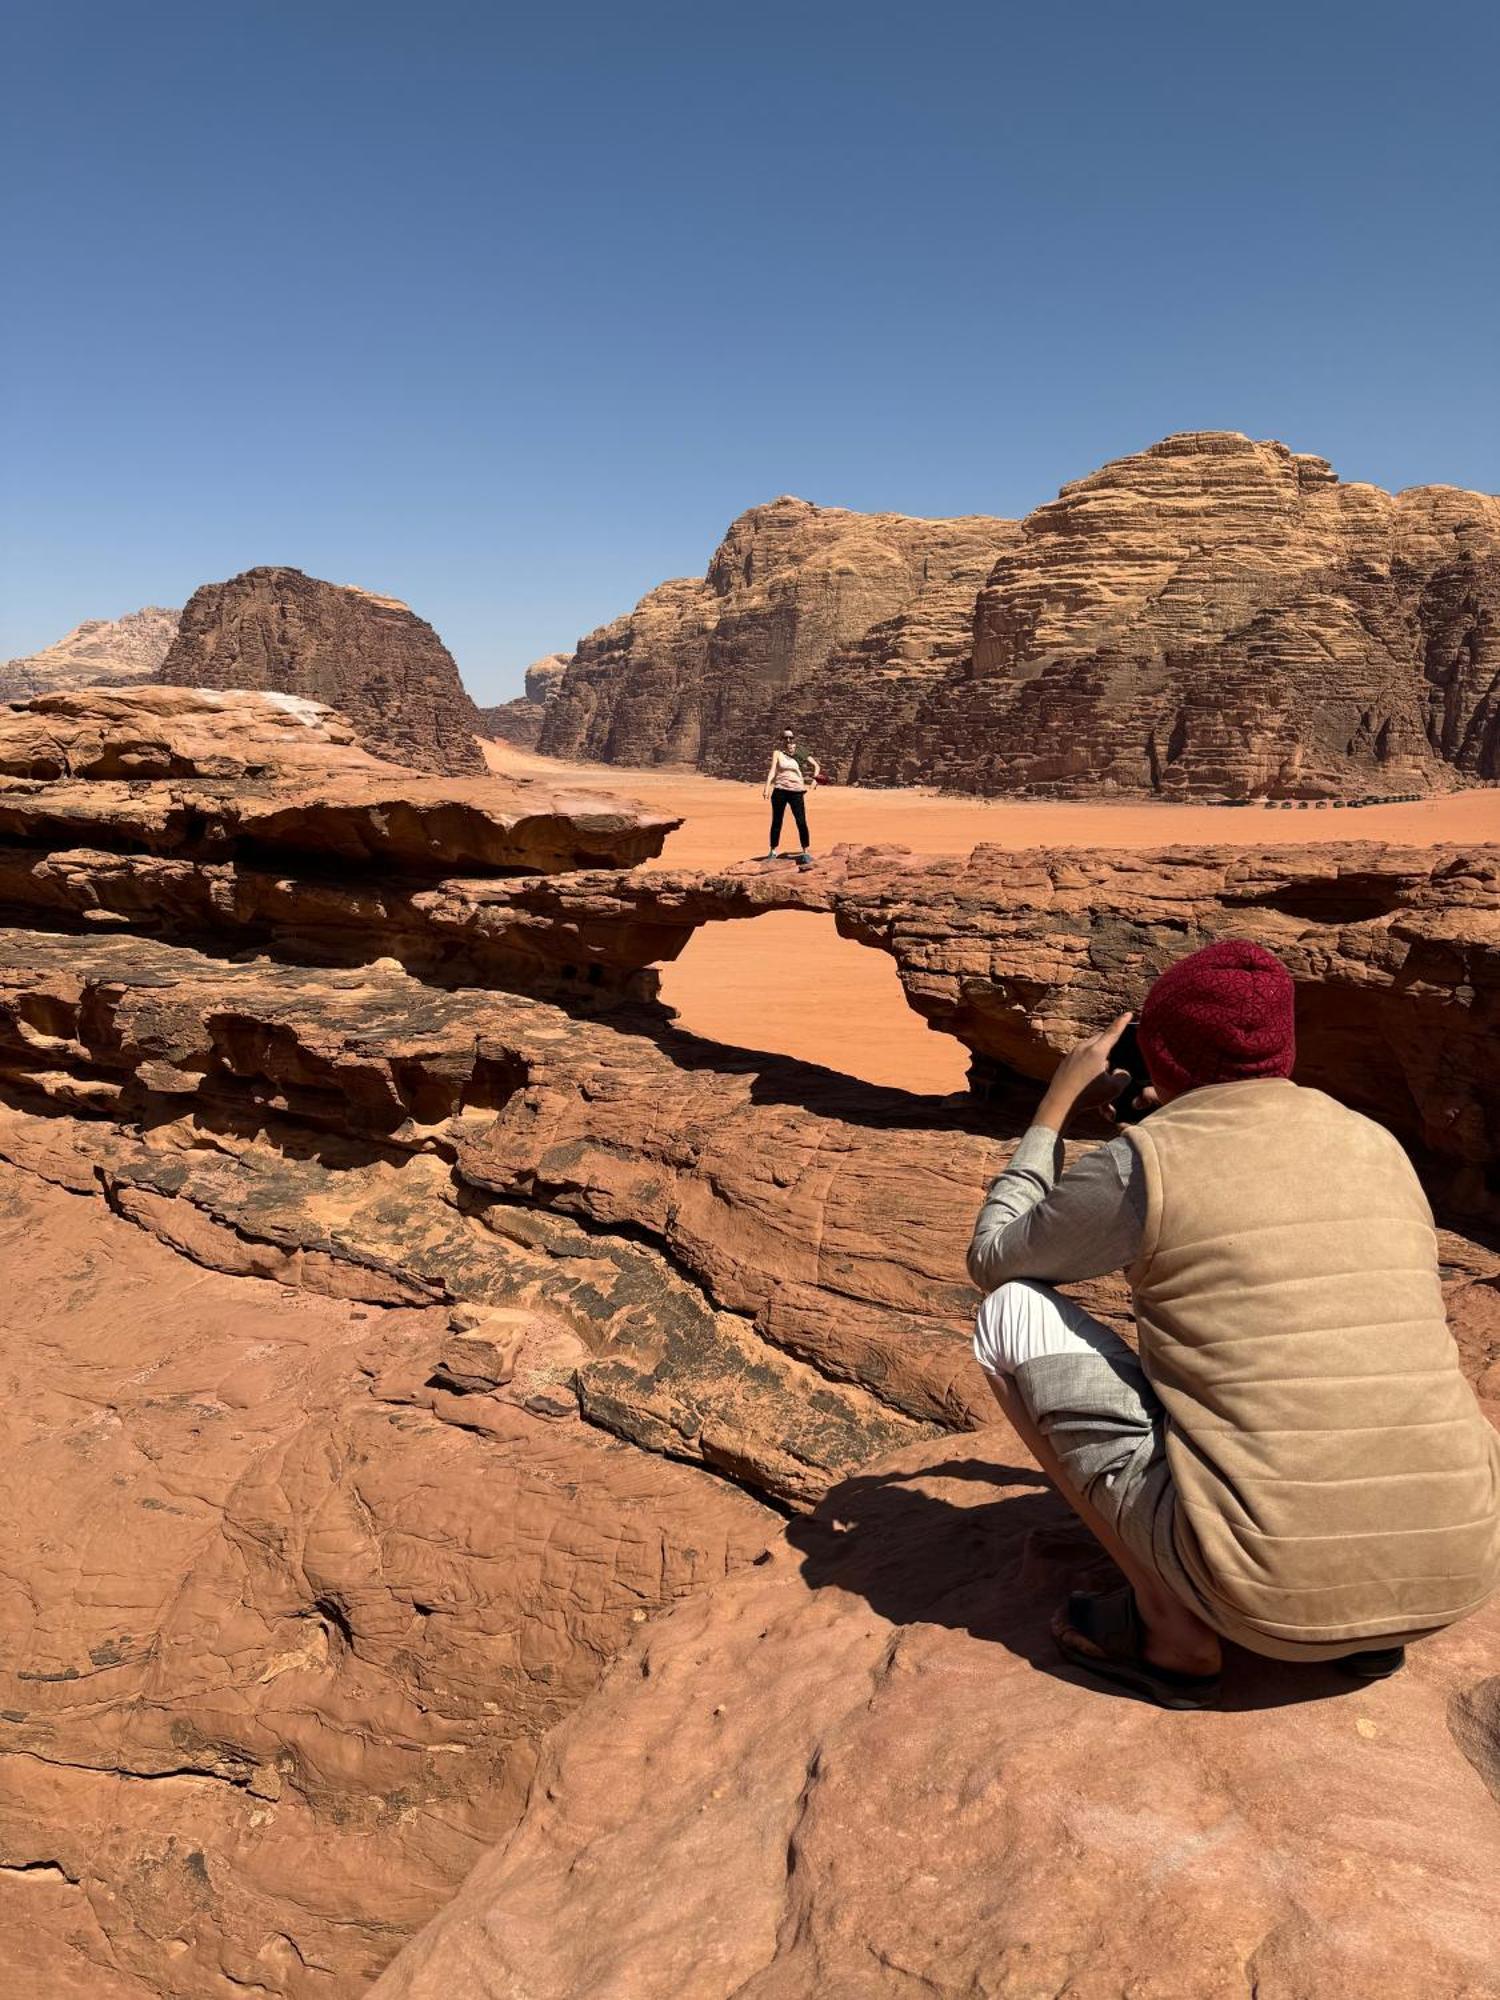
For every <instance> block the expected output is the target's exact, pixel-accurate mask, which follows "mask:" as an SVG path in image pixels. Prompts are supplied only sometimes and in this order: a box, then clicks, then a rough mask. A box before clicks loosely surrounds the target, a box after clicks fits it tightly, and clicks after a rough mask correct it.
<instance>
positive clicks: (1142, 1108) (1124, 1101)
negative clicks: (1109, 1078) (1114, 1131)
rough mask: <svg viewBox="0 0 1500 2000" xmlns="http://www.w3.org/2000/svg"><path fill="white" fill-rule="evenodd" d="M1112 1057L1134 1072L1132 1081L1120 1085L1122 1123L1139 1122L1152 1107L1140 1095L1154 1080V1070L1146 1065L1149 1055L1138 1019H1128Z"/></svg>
mask: <svg viewBox="0 0 1500 2000" xmlns="http://www.w3.org/2000/svg"><path fill="white" fill-rule="evenodd" d="M1109 1060H1110V1062H1111V1064H1112V1065H1113V1067H1114V1068H1115V1069H1123V1070H1128V1071H1129V1073H1130V1074H1129V1079H1128V1081H1127V1082H1125V1083H1122V1084H1121V1085H1120V1088H1119V1092H1118V1093H1117V1095H1116V1097H1115V1116H1116V1118H1118V1119H1119V1121H1120V1123H1121V1124H1122V1125H1136V1124H1139V1123H1140V1121H1141V1119H1143V1118H1144V1117H1145V1116H1146V1115H1147V1113H1148V1111H1149V1110H1150V1109H1151V1107H1150V1106H1149V1105H1146V1104H1137V1103H1136V1099H1137V1098H1138V1097H1139V1096H1140V1094H1141V1092H1142V1091H1143V1090H1144V1089H1145V1088H1146V1086H1147V1084H1149V1083H1150V1081H1151V1072H1150V1070H1148V1069H1147V1067H1146V1058H1145V1057H1144V1056H1143V1055H1142V1054H1141V1045H1140V1041H1139V1039H1138V1038H1137V1036H1136V1032H1135V1022H1134V1021H1127V1022H1126V1024H1125V1026H1124V1028H1123V1029H1122V1030H1121V1033H1120V1039H1119V1040H1118V1041H1117V1042H1116V1043H1115V1046H1114V1052H1113V1054H1112V1055H1111V1056H1110V1059H1109Z"/></svg>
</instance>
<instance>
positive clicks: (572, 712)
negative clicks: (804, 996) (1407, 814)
mask: <svg viewBox="0 0 1500 2000" xmlns="http://www.w3.org/2000/svg"><path fill="white" fill-rule="evenodd" d="M1497 630H1500V499H1496V498H1495V497H1494V496H1491V495H1487V494H1479V493H1466V492H1461V491H1458V490H1456V489H1454V488H1449V487H1416V488H1413V489H1411V490H1410V491H1408V492H1404V493H1401V494H1397V495H1395V496H1392V495H1391V494H1388V493H1385V492H1382V491H1381V490H1380V489H1378V488H1376V487H1373V486H1368V485H1362V484H1344V483H1341V482H1340V481H1339V480H1338V479H1337V478H1336V476H1335V475H1334V473H1333V471H1332V470H1331V469H1330V467H1329V466H1328V465H1327V464H1326V463H1325V461H1324V460H1322V459H1320V458H1315V457H1312V456H1311V455H1309V454H1306V453H1295V452H1291V451H1289V450H1287V448H1286V447H1285V446H1284V445H1280V444H1274V443H1255V442H1253V441H1252V440H1250V439H1249V438H1245V437H1242V436H1240V435H1238V434H1237V433H1231V432H1188V433H1184V434H1182V435H1180V436H1176V437H1171V438H1167V439H1165V440H1164V441H1163V442H1162V443H1160V444H1158V445H1155V446H1153V447H1152V448H1151V449H1150V450H1148V451H1144V452H1141V453H1139V454H1137V455H1135V456H1133V457H1130V458H1125V459H1120V460H1117V461H1116V462H1114V463H1113V464H1110V465H1107V466H1105V467H1104V468H1103V469H1102V470H1101V471H1099V472H1096V473H1093V474H1091V475H1090V476H1089V477H1088V478H1086V479H1081V480H1079V481H1077V482H1076V483H1075V484H1073V485H1071V486H1068V487H1065V488H1064V490H1063V492H1062V494H1061V495H1060V497H1059V498H1058V499H1057V500H1056V501H1054V502H1052V503H1051V504H1050V505H1048V506H1045V507H1040V508H1038V509H1037V510H1036V512H1035V513H1033V514H1030V515H1028V516H1027V517H1026V519H1025V520H1024V521H1022V522H1020V523H1008V522H1003V521H977V520H976V521H971V522H936V521H934V522H917V521H905V520H902V519H900V518H899V517H891V516H860V515H856V514H847V513H841V512H838V511H836V510H828V509H821V508H816V507H809V506H807V505H806V504H805V503H803V502H800V501H791V500H781V501H777V502H775V503H774V504H773V505H772V506H770V507H765V508H757V509H754V510H753V511H752V512H750V513H749V514H746V515H743V516H742V517H741V518H740V520H738V521H737V522H735V523H734V525H733V526H732V527H731V529H730V531H729V534H728V536H727V537H726V539H725V541H724V542H723V544H722V545H721V547H720V548H719V550H718V551H717V553H716V554H715V556H714V559H713V561H712V563H711V564H710V566H709V571H708V575H707V577H706V578H705V579H704V580H703V581H702V582H701V583H700V582H695V581H682V582H676V583H670V584H664V585H663V586H662V587H661V589H659V590H657V591H654V592H652V593H651V595H650V596H648V597H646V598H644V599H643V600H642V602H641V603H640V605H638V606H637V608H636V610H635V611H634V612H633V613H631V614H630V615H629V616H628V617H626V618H623V619H620V620H618V621H617V622H616V623H615V624H614V625H610V626H607V627H605V628H604V629H603V630H602V631H600V632H596V633H593V634H591V635H590V636H589V637H588V638H587V639H585V640H584V641H582V643H581V644H580V646H579V649H578V652H577V653H576V654H575V656H574V658H573V661H572V662H571V664H570V666H569V668H568V672H567V675H566V677H565V679H564V682H563V685H562V687H561V689H560V690H559V693H558V696H557V699H556V700H555V702H554V703H553V704H552V706H551V708H550V710H549V712H548V714H547V717H546V720H545V722H544V725H543V730H542V737H541V747H542V748H543V749H544V750H545V751H548V752H551V753H553V754H556V755H563V756H568V755H582V756H587V757H593V758H599V759H602V760H604V761H606V762H616V763H633V764H643V763H657V762H663V761H671V760H675V759H685V760H687V761H689V762H693V763H697V764H699V765H700V766H701V767H702V768H704V769H706V770H711V771H717V772H720V773H723V774H725V775H729V776H737V777H746V778H748V777H753V776H758V775H759V773H760V769H761V767H762V766H763V765H764V763H765V761H766V756H767V749H768V745H769V743H770V741H771V736H772V732H773V731H774V730H776V729H779V728H780V727H782V726H783V725H784V724H785V723H787V722H790V723H791V724H792V725H793V726H795V727H797V728H798V729H799V731H800V733H801V735H802V738H803V741H804V742H805V743H806V744H807V745H808V746H810V747H811V748H813V749H815V750H816V751H817V752H818V753H819V755H820V756H822V757H823V758H824V759H825V761H826V762H827V764H828V767H829V769H830V772H831V774H832V775H833V776H834V777H835V778H837V779H840V780H843V781H846V782H865V783H875V784H889V783H914V782H932V783H939V784H945V785H951V786H953V787H955V788H958V789H962V790H972V791H978V792H985V793H1001V792H1020V793H1030V794H1057V795H1066V796H1085V797H1091V796H1095V795H1097V794H1100V793H1104V794H1109V793H1135V794H1146V795H1149V794H1155V795H1158V796H1163V797H1173V798H1189V797H1210V798H1219V797H1225V798H1251V797H1328V796H1340V795H1350V796H1358V795H1362V794H1368V793H1371V792H1377V793H1383V794H1389V793H1392V792H1406V791H1425V790H1434V789H1442V788H1444V787H1446V786H1450V785H1453V784H1455V783H1459V782H1463V781H1470V782H1473V781H1494V780H1497V779H1500V640H1497V637H1496V634H1497Z"/></svg>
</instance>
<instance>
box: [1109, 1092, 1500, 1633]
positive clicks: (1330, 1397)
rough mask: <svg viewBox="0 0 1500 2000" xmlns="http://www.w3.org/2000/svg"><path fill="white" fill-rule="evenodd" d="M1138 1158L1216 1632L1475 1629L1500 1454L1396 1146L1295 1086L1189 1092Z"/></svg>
mask: <svg viewBox="0 0 1500 2000" xmlns="http://www.w3.org/2000/svg"><path fill="white" fill-rule="evenodd" d="M1130 1136H1131V1138H1132V1140H1133V1141H1134V1143H1135V1145H1136V1148H1137V1150H1138V1152H1139V1154H1140V1158H1141V1163H1142V1166H1143V1167H1144V1169H1145V1178H1146V1186H1147V1191H1148V1206H1147V1212H1146V1224H1145V1233H1144V1237H1143V1240H1142V1247H1141V1254H1140V1257H1139V1259H1138V1261H1137V1262H1136V1263H1135V1264H1134V1265H1133V1266H1132V1268H1131V1271H1130V1279H1131V1283H1132V1285H1133V1286H1134V1289H1135V1309H1136V1319H1137V1322H1138V1325H1139V1329H1140V1347H1141V1360H1142V1363H1143V1365H1144V1367H1145V1370H1146V1373H1147V1375H1148V1376H1149V1378H1150V1380H1151V1383H1152V1385H1153V1387H1154V1388H1155V1390H1156V1392H1157V1394H1158V1395H1159V1396H1160V1398H1161V1400H1162V1402H1163V1404H1164V1405H1165V1407H1166V1411H1167V1415H1168V1418H1169V1419H1170V1422H1169V1427H1168V1433H1167V1444H1166V1449H1167V1460H1168V1464H1169V1466H1170V1469H1171V1473H1172V1478H1173V1482H1174V1484H1175V1486H1176V1489H1177V1495H1178V1510H1177V1529H1176V1536H1177V1544H1178V1553H1179V1555H1180V1557H1181V1559H1182V1562H1183V1565H1184V1567H1185V1568H1186V1569H1187V1571H1188V1574H1189V1575H1190V1576H1191V1577H1192V1578H1193V1580H1194V1582H1195V1583H1196V1584H1197V1586H1198V1588H1199V1590H1200V1592H1201V1594H1202V1597H1203V1602H1204V1606H1205V1609H1206V1610H1207V1611H1208V1613H1209V1615H1210V1617H1211V1620H1212V1622H1213V1623H1214V1624H1216V1625H1217V1626H1218V1627H1219V1629H1220V1630H1221V1631H1223V1632H1225V1633H1227V1635H1228V1636H1229V1637H1231V1638H1240V1637H1243V1639H1244V1642H1245V1643H1247V1644H1249V1645H1250V1646H1252V1647H1255V1646H1256V1644H1257V1641H1258V1640H1260V1639H1264V1640H1267V1641H1269V1642H1271V1644H1270V1645H1269V1646H1266V1647H1263V1648H1262V1650H1274V1651H1276V1652H1278V1653H1281V1654H1283V1655H1286V1654H1287V1653H1288V1652H1292V1653H1295V1651H1296V1649H1297V1648H1299V1647H1301V1646H1304V1645H1305V1646H1309V1647H1313V1648H1318V1647H1329V1646H1333V1647H1337V1645H1338V1642H1340V1641H1343V1640H1349V1641H1357V1640H1365V1641H1367V1642H1372V1643H1373V1642H1383V1643H1386V1644H1391V1643H1394V1642H1395V1641H1396V1640H1397V1639H1402V1638H1407V1637H1411V1636H1414V1635H1416V1634H1418V1633H1420V1632H1423V1631H1431V1630H1433V1629H1434V1628H1436V1627H1438V1626H1441V1625H1448V1624H1451V1623H1452V1622H1453V1620H1454V1619H1456V1618H1461V1617H1462V1616H1463V1615H1464V1614H1465V1613H1466V1612H1468V1611H1472V1610H1473V1609H1474V1608H1475V1606H1476V1605H1477V1604H1479V1603H1480V1602H1481V1601H1482V1600H1483V1599H1484V1598H1485V1597H1486V1596H1488V1594H1489V1593H1490V1591H1491V1590H1493V1589H1494V1587H1495V1585H1496V1583H1497V1582H1500V1434H1497V1433H1496V1432H1495V1431H1494V1430H1493V1429H1492V1428H1491V1426H1490V1425H1489V1424H1488V1423H1487V1422H1486V1421H1485V1418H1484V1416H1483V1414H1482V1412H1481V1411H1480V1408H1479V1405H1478V1403H1477V1402H1476V1400H1475V1398H1474V1395H1473V1392H1472V1391H1471V1390H1470V1388H1469V1385H1468V1383H1467V1382H1466V1381H1465V1380H1464V1378H1463V1376H1462V1374H1461V1373H1460V1371H1459V1366H1458V1355H1457V1350H1456V1349H1455V1347H1454V1344H1453V1338H1452V1336H1451V1334H1450V1333H1449V1331H1448V1326H1447V1321H1446V1318H1445V1316H1444V1311H1443V1301H1442V1294H1441V1291H1440V1289H1439V1284H1438V1268H1437V1241H1436V1237H1435V1235H1434V1233H1433V1226H1432V1215H1431V1211H1430V1210H1429V1208H1428V1206H1427V1201H1426V1198H1425V1196H1424V1195H1423V1193H1422V1190H1421V1188H1420V1187H1419V1185H1418V1183H1417V1177H1416V1175H1415V1173H1414V1172H1413V1171H1412V1167H1411V1164H1410V1162H1409V1161H1408V1159H1407V1157H1406V1155H1405V1153H1404V1152H1403V1151H1402V1150H1401V1148H1400V1146H1399V1145H1398V1144H1397V1142H1396V1141H1395V1140H1394V1139H1393V1138H1392V1137H1391V1136H1390V1134H1389V1133H1388V1132H1385V1131H1383V1130H1382V1129H1381V1128H1380V1127H1379V1126H1378V1125H1375V1124H1373V1123H1372V1122H1371V1121H1370V1120H1369V1119H1368V1118H1362V1117H1361V1116H1360V1115H1359V1114H1358V1113H1357V1112H1353V1111H1349V1110H1346V1109H1345V1108H1344V1106H1342V1105H1340V1104H1337V1103H1335V1102H1334V1100H1333V1099H1332V1098H1330V1097H1326V1096H1324V1094H1323V1093H1322V1092H1321V1091H1317V1090H1304V1089H1301V1088H1299V1087H1298V1086H1297V1085H1296V1084H1293V1083H1288V1082H1285V1081H1282V1080H1281V1079H1269V1080H1265V1081H1257V1082H1252V1083H1227V1084H1214V1085H1211V1086H1209V1087H1208V1088H1206V1089H1202V1090H1194V1091H1190V1092H1189V1093H1188V1094H1187V1095H1186V1096H1185V1097H1180V1098H1177V1099H1175V1100H1174V1101H1173V1102H1172V1103H1171V1104H1168V1105H1167V1106H1165V1108H1164V1109H1162V1110H1161V1111H1158V1112H1156V1113H1154V1114H1153V1115H1152V1116H1151V1117H1150V1118H1149V1119H1147V1120H1146V1121H1145V1122H1144V1123H1143V1124H1141V1125H1139V1126H1136V1127H1135V1128H1133V1129H1132V1131H1131V1134H1130ZM1350 1650H1353V1648H1352V1647H1351V1648H1350Z"/></svg>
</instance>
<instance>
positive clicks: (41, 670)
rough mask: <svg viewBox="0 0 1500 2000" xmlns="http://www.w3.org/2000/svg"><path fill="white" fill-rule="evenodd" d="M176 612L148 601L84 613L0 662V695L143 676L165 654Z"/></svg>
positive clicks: (7, 697)
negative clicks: (36, 646) (122, 611)
mask: <svg viewBox="0 0 1500 2000" xmlns="http://www.w3.org/2000/svg"><path fill="white" fill-rule="evenodd" d="M181 616H182V613H181V612H180V611H169V610H167V609H166V608H165V606H163V605H160V604H148V605H146V606H145V607H144V608H143V609H142V610H140V611H131V612H128V613H127V614H126V615H125V617H123V618H85V619H84V621H83V623H82V624H81V625H75V626H74V627H73V630H72V631H71V632H69V633H68V635H67V637H66V638H63V639H59V640H58V642H57V644H56V645H55V646H47V647H44V648H43V650H42V651H41V652H40V653H28V654H26V655H25V656H24V657H23V658H20V659H15V660H6V661H5V662H3V664H0V701H24V700H29V699H30V698H31V696H33V695H38V694H55V693H57V692H59V691H60V690H62V689H64V688H80V687H107V686H111V685H113V684H115V683H116V682H120V681H145V680H149V679H150V678H151V676H152V675H153V674H154V673H155V672H156V671H157V669H158V668H159V667H160V666H161V663H162V661H163V660H164V659H165V658H166V657H167V653H168V651H169V649H170V647H171V644H172V641H173V640H174V639H175V638H176V637H177V622H178V620H179V619H180V618H181Z"/></svg>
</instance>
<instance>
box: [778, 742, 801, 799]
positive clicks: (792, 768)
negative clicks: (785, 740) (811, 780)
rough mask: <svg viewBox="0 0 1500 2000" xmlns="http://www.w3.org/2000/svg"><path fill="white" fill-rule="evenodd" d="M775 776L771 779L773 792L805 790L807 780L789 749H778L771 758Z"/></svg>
mask: <svg viewBox="0 0 1500 2000" xmlns="http://www.w3.org/2000/svg"><path fill="white" fill-rule="evenodd" d="M771 763H772V766H773V769H774V771H775V776H774V777H773V778H772V780H771V790H772V791H773V792H805V791H806V790H807V780H806V778H804V777H803V775H802V766H801V765H800V764H799V763H798V762H797V760H796V758H795V757H794V756H793V755H792V753H791V752H790V750H778V751H777V752H776V754H775V756H774V757H773V758H772V759H771Z"/></svg>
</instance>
